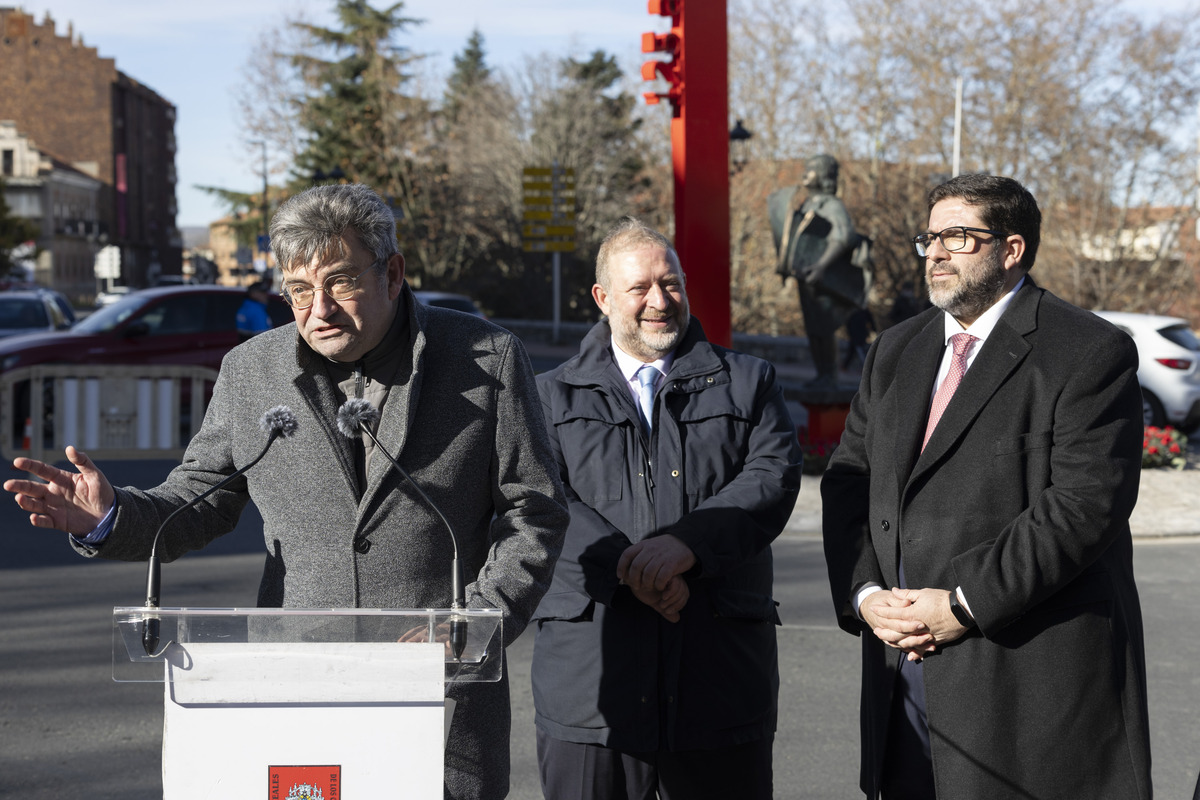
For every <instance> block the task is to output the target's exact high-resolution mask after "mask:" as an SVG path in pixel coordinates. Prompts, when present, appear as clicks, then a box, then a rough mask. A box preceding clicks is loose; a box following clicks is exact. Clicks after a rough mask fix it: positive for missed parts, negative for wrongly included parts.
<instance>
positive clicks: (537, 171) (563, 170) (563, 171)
mask: <svg viewBox="0 0 1200 800" xmlns="http://www.w3.org/2000/svg"><path fill="white" fill-rule="evenodd" d="M522 172H523V173H524V174H526V175H531V176H534V177H543V176H550V175H565V176H568V177H570V178H572V179H574V178H575V168H574V167H525V169H524V170H522Z"/></svg>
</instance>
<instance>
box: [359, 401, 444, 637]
mask: <svg viewBox="0 0 1200 800" xmlns="http://www.w3.org/2000/svg"><path fill="white" fill-rule="evenodd" d="M378 420H379V411H378V409H376V408H375V406H373V405H371V401H369V400H365V399H363V398H361V397H352V398H350V399H349V400H347V401H346V402H345V403H342V407H341V408H339V409H338V412H337V427H338V430H339V431H341V433H342V435H343V436H345V437H346V438H347V439H355V438H357V437H358V435H359V432H360V431H361V432H362V433H365V434H366V435H367V436H369V437H371V441H372V442H374V443H375V448H376V449H377V450H379V452H381V453H383V454H384V455H385V456H387V460H388V461H390V462H392V466H393V467H395V468H396V470H397V471H398V472H399V473H400V475H401V477H403V478H404V479H405V480H406V481H408V482H409V484H410V485H411V486H412V487H413V489H415V490H416V492H417V494H418V495H420V496H421V499H422V500H424V501H425V504H426V505H427V506H429V507H430V508H432V509H433V510H434V513H436V514H437V515H438V517H439V518H440V519H441V520H442V524H443V525H445V526H446V531H447V532H448V533H449V534H450V543H451V544H452V545H453V546H454V560H453V561H452V562H451V564H450V587H451V590H452V593H453V597H454V599H453V600H451V601H450V608H451V609H453V610H455V611H463V610H465V609H466V607H467V600H466V585H465V584H464V582H463V571H462V564H461V563H460V562H459V560H458V537H457V536H456V535H455V534H454V527H453V526H452V525H451V524H450V520H448V519H446V515H445V514H443V513H442V510H441V509H440V508H438V506H437V503H435V502H433V500H431V499H430V498H429V495H427V494H425V490H424V489H422V488H421V486H420V485H419V484H418V483H417V482H416V481H414V480H413V479H412V476H410V475H409V474H408V473H407V472H405V471H404V467H402V466H400V462H398V461H397V460H396V459H395V458H393V457H392V454H391V453H389V452H388V451H387V450H386V449H384V446H383V445H382V444H380V443H379V440H378V439H376V438H375V433H374V431H372V430H371V426H373V425H374V424H375V423H376V422H377V421H378ZM354 549H355V550H357V551H358V552H359V553H364V554H365V553H367V552H368V551H369V550H370V549H371V542H370V540H369V539H367V538H366V537H365V536H362V537H358V536H356V537H354ZM466 646H467V621H466V620H465V619H462V618H460V617H458V616H455V615H451V617H450V651H451V652H452V653H453V654H454V658H455V659H461V658H462V654H463V650H464V649H465V648H466Z"/></svg>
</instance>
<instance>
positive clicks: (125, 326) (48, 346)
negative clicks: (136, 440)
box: [0, 286, 293, 372]
mask: <svg viewBox="0 0 1200 800" xmlns="http://www.w3.org/2000/svg"><path fill="white" fill-rule="evenodd" d="M0 297H3V295H0ZM245 299H246V292H245V290H243V289H239V288H236V287H231V286H165V287H160V288H155V289H143V290H141V291H137V292H131V293H129V294H128V295H126V296H125V297H124V298H122V299H120V300H118V301H117V302H115V303H113V304H111V305H107V306H105V307H104V308H101V309H98V310H96V311H94V312H92V313H91V314H90V315H89V316H88V317H87V318H86V319H83V320H81V321H80V322H79V323H77V324H76V325H75V327H73V328H71V329H69V330H65V331H60V332H57V333H44V334H27V335H25V336H13V337H10V338H8V339H5V340H3V341H0V372H7V371H8V370H10V369H14V368H15V367H27V366H31V365H33V364H46V363H55V364H185V365H187V364H199V365H202V366H206V367H212V368H213V369H219V368H220V366H221V359H222V358H224V356H225V354H226V353H227V352H229V351H230V350H231V349H233V347H234V346H235V345H236V344H238V342H239V339H238V332H237V310H238V307H239V306H240V305H241V304H242V301H243V300H245ZM268 313H269V314H270V315H271V320H272V321H273V322H274V323H275V325H276V326H278V325H280V324H283V323H285V322H290V321H291V320H292V319H293V317H292V312H291V309H290V308H288V306H287V304H286V303H284V301H283V298H281V297H279V296H278V295H271V296H270V302H269V305H268Z"/></svg>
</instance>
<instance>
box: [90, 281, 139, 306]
mask: <svg viewBox="0 0 1200 800" xmlns="http://www.w3.org/2000/svg"><path fill="white" fill-rule="evenodd" d="M132 291H133V289H132V288H131V287H129V286H112V287H110V288H109V289H108V290H107V291H103V292H100V293H99V294H97V295H96V308H104V307H105V306H111V305H112V304H113V303H115V302H117V301H118V300H120V299H121V298H122V297H125V296H126V295H127V294H129V293H130V292H132Z"/></svg>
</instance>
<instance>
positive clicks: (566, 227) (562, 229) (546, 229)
mask: <svg viewBox="0 0 1200 800" xmlns="http://www.w3.org/2000/svg"><path fill="white" fill-rule="evenodd" d="M521 235H522V236H524V237H525V238H526V239H542V238H544V237H547V236H574V235H575V226H574V225H573V224H559V225H525V226H524V227H522V228H521Z"/></svg>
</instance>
